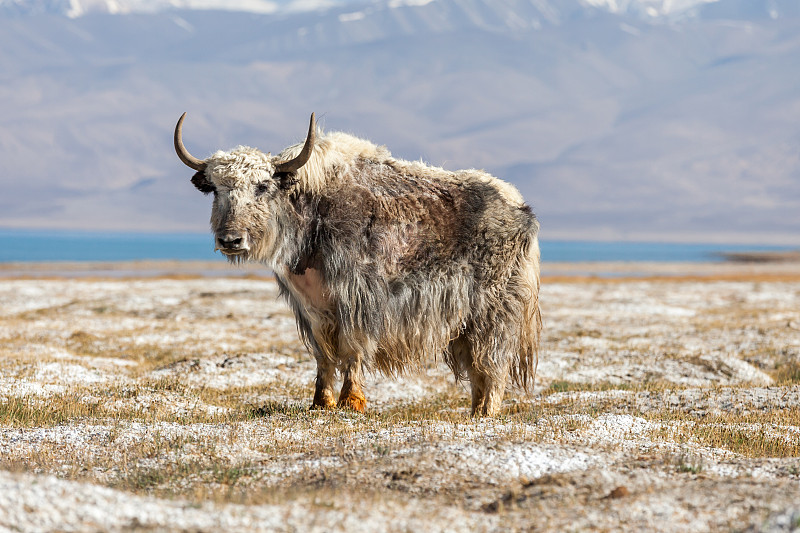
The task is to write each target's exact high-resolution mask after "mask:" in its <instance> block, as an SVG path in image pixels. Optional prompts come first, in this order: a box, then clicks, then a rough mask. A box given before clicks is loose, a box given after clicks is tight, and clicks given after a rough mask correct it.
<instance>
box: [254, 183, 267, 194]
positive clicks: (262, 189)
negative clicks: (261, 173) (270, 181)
mask: <svg viewBox="0 0 800 533" xmlns="http://www.w3.org/2000/svg"><path fill="white" fill-rule="evenodd" d="M268 191H269V185H267V183H266V182H264V183H259V184H258V185H256V195H257V196H260V195H262V194H265V193H266V192H268Z"/></svg>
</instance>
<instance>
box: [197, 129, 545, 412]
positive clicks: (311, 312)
mask: <svg viewBox="0 0 800 533" xmlns="http://www.w3.org/2000/svg"><path fill="white" fill-rule="evenodd" d="M300 147H301V145H296V146H292V147H290V148H287V149H286V150H284V152H282V153H281V154H279V155H278V156H270V155H268V154H263V153H262V152H260V151H258V150H255V149H252V148H246V147H239V148H237V149H235V150H232V151H230V152H217V153H215V154H214V155H212V156H211V157H210V158H209V159H208V160H206V161H207V167H206V169H205V174H204V176H205V178H203V174H202V173H200V174H199V176H200V178H197V176H196V178H195V179H197V181H198V182H197V183H195V185H196V186H197V187H198V188H199V189H201V190H204V189H203V188H202V187H205V188H206V189H213V190H214V191H215V203H214V210H213V213H212V227H213V228H214V230H215V231H216V232H217V234H218V235H219V234H220V232H223V231H233V229H237V231H243V232H246V233H247V235H248V238H249V242H250V244H251V245H250V249H249V250H248V253H247V255H246V256H242V255H237V256H235V257H233V258H232V260H235V261H238V260H242V259H248V260H256V261H262V262H264V263H266V264H268V265H269V266H271V267H272V268H273V270H274V271H275V272H276V275H277V276H278V280H279V283H280V285H281V288H282V292H283V294H284V296H285V297H286V299H287V300H288V302H289V303H290V305H291V306H292V309H293V311H294V313H295V316H296V318H297V325H298V329H299V331H300V333H301V336H302V338H303V340H304V341H305V342H306V344H307V345H308V347H309V349H310V350H311V351H312V352H313V353H314V354H315V356H316V357H317V361H318V364H319V365H320V367H321V368H322V367H324V366H325V365H326V364H328V363H330V364H332V365H335V366H336V367H338V368H339V369H340V370H342V372H346V371H351V370H352V369H351V370H348V368H351V367H349V366H348V365H351V363H352V362H351V360H352V358H353V355H352V354H357V360H358V362H359V364H361V365H363V366H364V367H365V368H367V369H374V370H378V371H381V372H383V373H386V374H390V375H397V374H401V373H404V372H407V371H411V370H414V369H416V368H418V367H419V366H420V365H421V364H423V363H424V362H425V361H427V360H430V359H433V358H439V357H441V358H443V359H444V361H445V362H446V363H447V364H448V365H449V366H450V368H451V369H452V370H453V372H454V374H455V376H456V378H457V379H470V380H472V381H473V410H480V409H483V411H484V412H486V413H488V414H492V413H494V412H496V411H497V408H498V407H499V399H497V398H494V399H492V400H486V399H485V398H484V396H485V395H486V394H488V393H487V392H486V391H487V390H488V389H489V388H490V385H491V384H492V383H495V384H499V385H496V386H497V387H500V392H499V394H500V398H502V388H503V387H504V384H505V382H506V380H507V379H508V378H510V379H511V381H512V382H513V383H515V384H516V385H518V386H520V387H522V388H525V389H528V388H529V387H530V386H531V385H532V383H533V381H534V378H535V374H536V367H537V363H538V350H539V338H540V332H541V327H542V320H541V313H540V309H539V245H538V230H539V224H538V221H537V220H536V217H535V216H534V214H533V213H532V211H531V209H530V207H528V206H527V205H526V204H525V203H524V201H523V199H522V197H521V195H520V194H519V192H518V191H517V190H516V189H515V188H514V187H513V186H511V185H509V184H508V183H505V182H503V181H501V180H499V179H497V178H495V177H493V176H491V175H489V174H487V173H485V172H483V171H480V170H462V171H455V172H451V171H446V170H444V169H441V168H437V167H431V166H428V165H425V164H423V163H421V162H408V161H402V160H398V159H394V158H393V157H392V156H391V154H390V153H389V151H388V150H387V149H386V148H385V147H379V146H375V145H374V144H372V143H370V142H369V141H365V140H362V139H358V138H356V137H353V136H350V135H347V134H344V133H330V134H327V135H323V134H319V135H318V136H317V141H316V144H315V146H314V151H313V154H312V156H311V159H310V160H309V161H308V162H307V163H306V164H305V165H304V166H303V167H301V168H300V169H299V170H298V171H297V172H296V173H294V174H293V175H291V176H280V175H278V174H276V173H275V164H276V161H281V160H286V159H288V158H290V157H294V156H295V155H296V154H297V153H298V152H299V150H300ZM204 179H205V180H207V181H204ZM193 182H194V179H193ZM204 192H207V191H205V190H204ZM217 193H219V194H217ZM309 273H314V275H315V276H316V277H314V278H313V280H316V279H317V278H318V279H319V283H318V287H317V286H316V285H313V286H314V287H317V288H318V291H317V292H316V293H313V294H311V293H308V294H306V293H305V292H303V290H302V287H300V286H299V285H298V281H297V280H298V279H303V280H310V279H312V278H311V277H306V278H304V277H303V276H307V274H309ZM313 280H312V281H313ZM304 283H305V282H304ZM309 283H310V282H309ZM309 286H311V285H309ZM312 292H313V291H312ZM326 361H327V363H326ZM321 372H322V371H321ZM320 375H322V374H320ZM321 379H323V378H321V377H318V380H321ZM319 386H320V385H319V383H318V387H319ZM326 386H327V385H326ZM482 395H483V396H482ZM486 402H488V403H486Z"/></svg>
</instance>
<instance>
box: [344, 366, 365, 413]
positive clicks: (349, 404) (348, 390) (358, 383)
mask: <svg viewBox="0 0 800 533" xmlns="http://www.w3.org/2000/svg"><path fill="white" fill-rule="evenodd" d="M343 377H344V380H343V382H342V390H341V392H340V393H339V407H342V408H344V409H352V410H353V411H358V412H359V413H363V412H364V410H365V409H366V408H367V399H366V397H364V391H363V390H362V389H361V387H362V385H363V384H364V372H363V370H362V369H361V360H360V358H358V360H355V359H354V360H352V361H351V362H348V366H347V369H346V370H345V371H344V374H343Z"/></svg>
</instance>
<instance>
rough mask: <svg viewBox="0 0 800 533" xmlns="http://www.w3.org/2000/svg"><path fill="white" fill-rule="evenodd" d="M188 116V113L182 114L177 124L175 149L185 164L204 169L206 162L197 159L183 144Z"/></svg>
mask: <svg viewBox="0 0 800 533" xmlns="http://www.w3.org/2000/svg"><path fill="white" fill-rule="evenodd" d="M184 118H186V113H184V114H183V115H181V118H179V119H178V124H177V125H176V126H175V151H176V152H177V153H178V157H179V158H180V159H181V161H183V164H184V165H186V166H187V167H189V168H191V169H194V170H197V171H202V170H205V169H206V162H205V161H203V160H202V159H197V158H196V157H194V156H193V155H192V154H190V153H189V151H188V150H187V149H186V147H185V146H184V145H183V139H182V137H183V119H184Z"/></svg>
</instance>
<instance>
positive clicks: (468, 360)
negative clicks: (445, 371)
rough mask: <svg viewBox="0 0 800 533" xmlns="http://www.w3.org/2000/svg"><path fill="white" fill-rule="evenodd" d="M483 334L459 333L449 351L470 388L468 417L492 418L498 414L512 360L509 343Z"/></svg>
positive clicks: (511, 344)
mask: <svg viewBox="0 0 800 533" xmlns="http://www.w3.org/2000/svg"><path fill="white" fill-rule="evenodd" d="M497 333H498V332H494V331H493V332H490V333H489V332H487V333H486V334H485V335H475V334H474V333H473V334H468V333H465V334H462V335H460V336H459V337H458V338H456V339H455V340H454V341H453V343H452V345H451V350H452V354H453V359H454V360H455V361H454V362H455V363H456V364H457V365H458V368H459V369H462V370H465V371H466V375H467V378H468V379H469V382H470V386H471V388H472V416H476V415H485V416H493V415H496V414H497V413H498V412H499V411H500V405H501V404H502V403H503V395H504V394H505V390H506V383H507V382H508V376H509V371H510V365H511V362H512V360H513V351H512V349H513V348H512V347H513V345H514V343H513V342H503V339H501V338H497V337H495V335H497Z"/></svg>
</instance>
